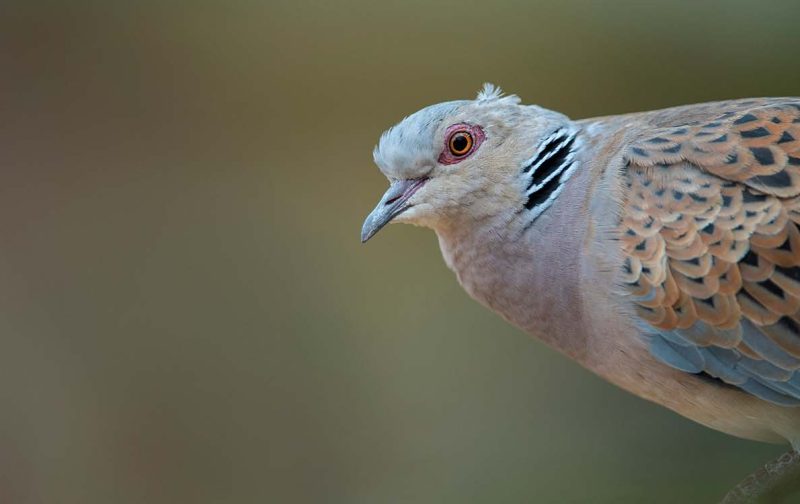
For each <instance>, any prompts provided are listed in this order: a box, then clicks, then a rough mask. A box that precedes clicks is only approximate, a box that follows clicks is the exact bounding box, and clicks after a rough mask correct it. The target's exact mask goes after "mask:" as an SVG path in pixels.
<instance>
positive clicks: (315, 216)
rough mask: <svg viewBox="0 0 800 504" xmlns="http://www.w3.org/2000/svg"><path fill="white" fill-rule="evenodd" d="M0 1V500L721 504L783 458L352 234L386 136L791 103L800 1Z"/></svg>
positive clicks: (419, 257)
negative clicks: (521, 117)
mask: <svg viewBox="0 0 800 504" xmlns="http://www.w3.org/2000/svg"><path fill="white" fill-rule="evenodd" d="M133 4H134V3H133V2H130V3H128V4H125V3H122V2H95V3H87V2H49V3H38V2H31V1H27V0H26V1H17V2H13V1H5V2H3V3H2V5H1V6H0V117H1V118H2V119H1V120H0V174H1V175H2V177H1V178H0V344H1V346H0V502H4V503H5V502H8V503H28V502H30V503H39V502H42V503H109V502H114V503H142V502H147V503H189V502H191V503H205V502H208V503H211V502H232V503H234V502H235V503H251V502H252V503H256V502H258V503H262V502H298V503H304V502H331V503H400V502H409V503H410V502H414V503H444V502H446V503H465V502H475V503H481V502H493V503H516V502H567V503H569V502H575V503H578V502H592V503H626V502H631V503H640V502H648V503H660V502H663V503H672V502H712V501H714V500H715V499H716V498H718V497H719V496H720V495H722V494H723V493H724V492H725V490H726V489H728V488H729V487H731V486H732V485H733V484H734V483H736V482H737V481H738V480H739V479H740V478H741V477H742V476H744V475H745V474H746V473H748V472H750V471H751V470H752V469H754V468H755V467H757V466H758V465H760V464H761V463H762V462H764V461H765V460H766V459H768V458H771V457H773V456H776V455H777V454H778V453H779V452H780V451H782V448H781V447H777V446H770V445H762V444H758V443H752V442H747V441H742V440H738V439H734V438H731V437H728V436H725V435H723V434H719V433H716V432H713V431H711V430H708V429H705V428H703V427H700V426H698V425H695V424H693V423H691V422H689V421H687V420H684V419H682V418H680V417H678V416H676V415H674V414H673V413H670V412H668V411H666V410H664V409H662V408H660V407H658V406H655V405H651V404H648V403H645V402H644V401H641V400H639V399H636V398H634V397H632V396H629V395H627V394H625V393H623V392H621V391H619V390H617V389H615V388H613V387H612V386H610V385H608V384H606V383H604V382H602V381H601V380H599V379H598V378H596V377H594V376H593V375H591V374H589V373H588V372H586V371H584V370H582V369H580V368H579V367H578V366H576V365H574V364H572V363H571V362H568V361H567V360H565V359H564V358H562V357H561V356H560V355H558V354H557V353H555V352H553V351H552V350H550V349H548V348H546V347H544V346H543V345H542V344H540V343H538V342H536V341H532V340H531V339H529V338H528V337H527V336H525V335H524V334H522V333H520V332H519V331H517V330H515V329H514V328H512V327H510V326H509V325H507V324H506V323H504V322H503V321H501V320H500V319H499V318H497V317H496V316H494V315H492V314H491V313H489V312H488V311H486V310H484V309H483V308H481V307H479V306H478V305H477V304H476V303H474V302H473V301H471V300H470V299H469V298H468V297H467V295H466V294H464V293H463V292H462V290H461V289H460V287H459V286H458V285H457V284H456V281H455V278H454V277H453V275H452V274H451V273H450V272H449V271H447V269H446V267H445V266H444V264H443V262H442V260H441V258H440V255H439V251H438V247H437V244H436V240H435V237H434V235H433V234H432V233H431V232H429V231H426V230H422V229H414V228H411V227H406V226H393V227H391V228H390V229H388V230H386V231H384V232H382V233H381V234H380V235H378V237H376V239H374V241H372V242H370V244H369V245H368V246H362V245H360V244H359V241H358V234H359V228H360V225H361V221H362V219H363V217H364V216H365V215H366V213H367V212H368V211H369V210H370V209H371V208H372V206H373V204H374V203H375V202H376V201H377V198H378V197H379V195H380V193H381V192H382V191H383V189H384V188H385V185H386V184H385V181H384V180H383V179H382V178H381V176H380V174H379V173H378V171H377V170H376V169H375V168H374V166H373V165H372V163H371V149H372V146H373V144H374V142H375V140H376V139H377V138H378V135H379V134H380V132H381V131H382V130H383V129H385V128H386V127H388V126H390V125H391V124H393V123H394V122H396V121H397V120H398V119H400V118H401V117H402V116H404V115H406V114H409V113H411V112H413V111H415V110H416V109H418V108H420V107H422V106H424V105H428V104H431V103H435V102H439V101H444V100H449V99H455V98H465V97H470V96H473V94H474V93H475V91H476V90H477V89H478V88H479V87H480V85H481V84H482V83H483V82H484V81H487V80H491V81H493V82H496V83H498V84H500V85H501V86H503V87H504V89H506V90H507V91H509V92H515V93H518V94H519V95H521V96H522V97H523V99H524V100H525V101H527V102H533V103H538V104H541V105H544V106H547V107H550V108H554V109H558V110H560V111H563V112H565V113H567V114H569V115H571V116H573V117H588V116H592V115H599V114H610V113H617V112H626V111H635V110H642V109H651V108H658V107H664V106H669V105H676V104H683V103H689V102H697V101H706V100H711V99H722V98H734V97H744V96H757V95H797V94H798V93H799V92H800V87H798V83H800V64H798V47H800V44H798V42H800V32H798V26H799V24H798V22H799V21H800V4H798V2H797V1H796V0H787V1H783V2H752V1H749V0H728V1H715V2H698V1H696V0H686V1H673V2H662V3H660V4H658V3H655V2H653V3H648V2H638V1H636V2H634V1H616V2H610V1H607V2H596V1H592V2H590V1H552V2H534V1H506V2H488V1H483V2H477V1H473V0H464V1H460V2H442V3H429V2H427V1H424V2H423V1H420V0H407V1H404V2H398V3H377V2H374V1H370V0H346V1H341V2H322V1H320V2H295V1H285V2H275V1H268V2H244V1H228V2H222V1H220V2H199V1H194V2H184V3H178V2H150V3H146V2H137V3H135V5H133Z"/></svg>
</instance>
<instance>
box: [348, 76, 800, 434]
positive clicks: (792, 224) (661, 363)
mask: <svg viewBox="0 0 800 504" xmlns="http://www.w3.org/2000/svg"><path fill="white" fill-rule="evenodd" d="M453 125H457V127H455V129H456V130H460V133H457V134H466V135H470V134H472V135H477V136H480V137H481V138H483V136H485V140H483V144H482V145H479V146H477V147H475V148H474V149H473V150H470V151H469V152H468V153H467V154H465V155H463V156H461V155H459V156H454V155H453V154H452V147H448V145H452V140H453V134H454V133H452V131H453V128H454V126H453ZM448 132H450V133H448ZM446 135H449V138H445V136H446ZM448 141H450V144H448ZM448 149H450V152H448ZM387 153H388V154H387ZM376 162H377V163H378V165H379V166H380V167H381V169H382V171H383V172H384V173H385V174H386V175H387V176H388V177H389V178H390V180H393V181H394V182H393V185H392V188H393V189H390V191H389V192H388V193H387V195H390V194H391V195H392V197H391V198H388V197H385V198H384V200H382V201H381V203H380V204H379V205H378V207H377V208H376V209H375V211H374V212H373V214H372V215H371V216H370V219H368V221H367V223H366V224H365V230H364V234H363V237H364V238H368V237H369V236H371V235H372V234H374V232H375V231H377V229H379V228H380V227H381V226H382V225H383V224H385V223H386V222H388V221H390V220H395V221H402V222H409V223H415V224H421V225H425V226H428V227H431V228H432V229H434V230H435V231H436V233H437V235H438V237H439V242H440V245H441V249H442V253H443V256H444V259H445V261H446V262H447V264H448V266H449V267H450V268H451V269H453V271H455V273H456V275H457V277H458V280H459V281H460V282H461V284H462V285H463V286H464V288H465V289H466V290H467V291H468V292H469V293H470V295H472V296H473V297H474V298H476V299H477V300H478V301H480V302H482V303H483V304H485V305H486V306H488V307H490V308H491V309H493V310H495V311H496V312H498V313H499V314H501V315H502V316H503V317H505V318H506V319H508V320H509V321H510V322H512V323H514V324H516V325H517V326H519V327H521V328H522V329H523V330H525V331H526V332H528V333H530V334H532V335H534V336H536V337H538V338H541V339H542V340H544V341H545V342H547V343H548V344H550V345H552V346H553V347H555V348H557V349H559V350H561V351H562V352H564V353H566V354H567V355H569V356H570V357H572V358H573V359H575V360H577V361H578V362H580V363H581V364H582V365H584V366H586V367H587V368H589V369H591V370H592V371H594V372H596V373H597V374H599V375H600V376H602V377H604V378H606V379H607V380H609V381H611V382H613V383H615V384H617V385H619V386H621V387H623V388H625V389H626V390H629V391H631V392H633V393H635V394H637V395H639V396H641V397H644V398H646V399H649V400H652V401H655V402H657V403H659V404H662V405H664V406H667V407H668V408H670V409H673V410H675V411H677V412H679V413H681V414H683V415H685V416H687V417H689V418H692V419H694V420H696V421H698V422H700V423H703V424H705V425H708V426H710V427H713V428H715V429H718V430H721V431H724V432H727V433H730V434H734V435H737V436H741V437H746V438H750V439H757V440H764V441H782V440H783V441H789V442H791V443H792V444H794V445H795V446H798V444H800V407H798V405H800V374H798V372H797V370H798V369H800V231H798V225H800V99H797V98H764V99H751V100H736V101H727V102H717V103H709V104H702V105H692V106H687V107H678V108H673V109H667V110H661V111H654V112H645V113H637V114H629V115H622V116H610V117H603V118H597V119H587V120H582V121H571V120H569V119H568V118H566V117H564V116H562V115H560V114H556V113H553V112H550V111H546V110H545V109H541V108H539V107H532V106H522V105H519V103H518V100H517V99H516V98H515V97H508V98H500V97H499V95H498V94H497V93H496V92H495V91H494V90H492V89H489V90H488V92H485V93H484V95H483V96H481V97H480V98H479V99H478V100H475V101H462V102H449V103H446V104H441V105H437V106H434V107H430V108H428V109H423V110H422V111H420V112H418V113H417V114H414V115H412V116H410V117H409V118H407V119H406V120H404V121H403V122H401V123H400V124H399V125H398V126H396V127H395V128H394V129H393V130H392V131H391V132H389V133H388V134H387V135H385V136H384V137H383V138H382V139H381V143H380V144H379V147H378V148H377V149H376ZM408 179H413V180H415V181H417V182H416V184H417V185H418V187H415V189H414V190H413V191H411V192H410V193H409V192H408V191H405V187H406V185H408V184H409V182H408ZM390 207H391V208H390Z"/></svg>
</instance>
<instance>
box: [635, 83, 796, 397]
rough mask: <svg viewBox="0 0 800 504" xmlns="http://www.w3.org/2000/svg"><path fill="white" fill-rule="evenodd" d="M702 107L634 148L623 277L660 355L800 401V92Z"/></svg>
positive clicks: (754, 390) (762, 393) (652, 131)
mask: <svg viewBox="0 0 800 504" xmlns="http://www.w3.org/2000/svg"><path fill="white" fill-rule="evenodd" d="M687 110H689V109H687ZM702 115H703V116H704V117H698V114H696V113H695V114H692V113H687V114H686V117H688V119H687V120H686V121H683V122H682V121H681V120H680V114H678V116H673V117H669V118H667V119H666V120H663V121H661V122H660V125H658V126H654V127H651V128H649V129H648V130H647V131H646V133H645V134H643V135H641V136H640V137H639V138H638V139H636V140H634V141H632V142H631V143H630V145H629V146H628V147H627V150H626V153H625V159H626V168H625V170H624V174H623V180H624V182H625V184H626V185H627V189H626V191H624V193H625V195H626V198H625V201H624V206H623V211H622V215H621V218H620V239H621V244H622V249H623V251H624V255H625V262H624V271H623V275H624V282H625V284H626V287H627V288H628V291H629V292H630V295H631V297H632V299H633V300H634V301H635V305H636V309H637V312H638V315H639V317H640V319H641V321H642V327H643V331H644V332H646V333H647V334H648V335H649V337H650V338H651V341H650V344H651V347H650V349H651V352H652V353H653V355H655V356H656V357H658V358H659V359H660V360H662V361H663V362H665V363H667V364H669V365H671V366H673V367H675V368H678V369H681V370H683V371H686V372H689V373H705V374H706V375H710V376H712V377H714V378H718V379H720V380H722V381H724V382H726V383H728V384H731V385H735V386H737V387H739V388H741V389H742V390H744V391H746V392H749V393H751V394H753V395H755V396H758V397H760V398H762V399H764V400H767V401H771V402H773V403H777V404H781V405H787V406H789V405H800V371H798V370H800V229H798V226H800V99H792V98H786V99H775V100H763V101H758V102H751V104H750V106H749V107H744V106H742V102H728V103H720V104H717V105H716V106H712V107H710V108H708V109H707V110H706V111H705V113H704V114H702ZM665 123H666V124H674V126H672V125H670V126H665V125H664V124H665ZM656 124H659V123H658V122H656Z"/></svg>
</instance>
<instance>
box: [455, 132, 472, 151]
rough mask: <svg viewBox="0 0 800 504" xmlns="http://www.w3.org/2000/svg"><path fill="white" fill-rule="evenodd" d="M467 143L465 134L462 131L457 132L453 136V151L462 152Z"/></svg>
mask: <svg viewBox="0 0 800 504" xmlns="http://www.w3.org/2000/svg"><path fill="white" fill-rule="evenodd" d="M467 145H469V140H467V135H465V134H463V133H459V134H458V135H456V136H455V137H454V138H453V150H454V151H455V152H459V153H461V152H464V151H465V150H466V149H467Z"/></svg>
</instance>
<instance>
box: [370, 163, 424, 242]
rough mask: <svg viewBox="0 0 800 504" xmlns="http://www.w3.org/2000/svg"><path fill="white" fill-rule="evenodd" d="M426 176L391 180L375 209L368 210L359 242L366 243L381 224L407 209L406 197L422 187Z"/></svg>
mask: <svg viewBox="0 0 800 504" xmlns="http://www.w3.org/2000/svg"><path fill="white" fill-rule="evenodd" d="M427 181H428V179H427V178H419V179H405V180H394V181H392V183H391V185H390V186H389V189H387V190H386V192H385V193H384V194H383V197H382V198H381V200H380V201H379V202H378V206H376V207H375V210H373V211H372V212H370V214H369V215H368V216H367V220H365V221H364V226H363V227H362V228H361V243H366V241H367V240H369V239H370V238H372V237H373V236H374V235H375V233H377V232H378V231H380V230H381V228H382V227H383V226H385V225H386V224H388V223H389V222H391V221H392V219H394V218H395V217H397V216H398V215H400V214H401V213H403V212H404V211H406V210H408V209H409V208H410V206H409V205H408V204H407V202H408V199H409V198H410V197H411V196H412V195H413V194H414V193H415V192H417V189H419V188H420V187H422V186H423V185H424V184H425V182H427Z"/></svg>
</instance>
